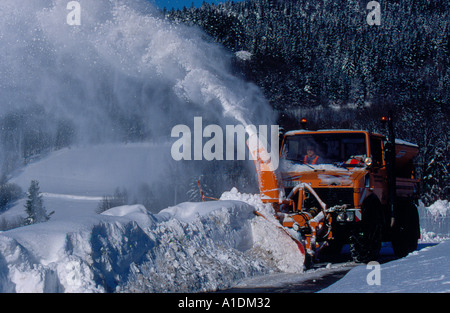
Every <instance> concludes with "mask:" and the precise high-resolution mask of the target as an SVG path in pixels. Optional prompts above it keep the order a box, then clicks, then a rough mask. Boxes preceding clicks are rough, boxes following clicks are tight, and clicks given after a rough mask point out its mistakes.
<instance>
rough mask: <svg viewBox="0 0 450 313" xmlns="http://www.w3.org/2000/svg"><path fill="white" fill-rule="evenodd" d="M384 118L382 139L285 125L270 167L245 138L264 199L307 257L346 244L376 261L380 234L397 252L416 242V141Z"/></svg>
mask: <svg viewBox="0 0 450 313" xmlns="http://www.w3.org/2000/svg"><path fill="white" fill-rule="evenodd" d="M382 120H383V121H386V122H387V123H388V129H389V136H388V138H386V137H385V136H383V135H381V134H375V133H370V132H368V131H355V130H319V131H308V130H294V131H289V132H286V133H285V134H284V138H283V141H282V146H281V153H280V160H279V167H278V168H276V169H275V168H274V167H273V166H271V164H270V161H264V160H267V159H268V158H261V157H259V155H258V153H261V151H262V150H263V149H261V148H260V147H255V146H253V147H252V145H251V144H250V145H249V149H250V151H252V153H253V152H254V153H253V159H254V162H255V166H256V169H257V174H258V180H259V189H260V196H261V199H262V201H263V202H265V203H271V204H272V205H273V207H274V209H275V212H276V213H275V215H276V217H277V218H278V220H279V221H280V223H281V225H283V226H284V228H286V229H287V230H289V232H290V233H294V234H295V237H296V238H299V239H298V240H299V241H300V242H302V244H303V246H304V250H305V252H306V257H307V258H308V259H309V260H314V259H317V258H318V253H319V251H321V250H322V249H323V248H325V249H324V252H325V251H328V252H329V253H333V252H335V253H338V252H340V250H341V248H342V246H343V245H344V244H350V251H351V254H352V257H353V259H354V260H355V261H357V262H369V261H371V260H376V259H377V257H378V253H379V251H380V248H381V244H382V242H384V241H391V242H392V246H393V249H394V252H395V254H396V255H398V256H404V255H406V254H408V253H409V252H411V251H414V250H415V249H416V248H417V242H418V239H419V236H420V229H419V216H418V212H417V207H416V202H417V198H418V197H417V196H418V180H417V179H415V177H414V164H413V160H414V157H415V156H416V155H417V154H418V147H417V146H416V145H415V144H411V143H408V142H405V141H401V140H396V139H395V135H394V131H393V123H392V118H391V117H390V116H389V117H387V118H383V119H382ZM250 137H251V135H250ZM249 141H250V140H249ZM258 149H259V150H258ZM308 150H310V151H308ZM311 150H312V151H311ZM263 153H264V151H263ZM308 153H309V155H308Z"/></svg>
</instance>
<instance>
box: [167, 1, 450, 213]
mask: <svg viewBox="0 0 450 313" xmlns="http://www.w3.org/2000/svg"><path fill="white" fill-rule="evenodd" d="M368 2H369V1H367V0H366V1H359V0H350V1H349V0H346V1H336V0H247V1H243V2H226V3H224V4H220V5H214V4H206V3H204V4H203V5H202V6H201V7H200V8H195V7H191V8H184V9H182V10H171V11H165V16H166V18H167V19H170V20H172V21H174V22H176V23H186V24H188V25H198V26H200V27H201V28H202V29H203V30H204V31H205V32H206V33H207V34H209V35H210V36H211V38H212V40H215V41H217V42H218V43H221V44H223V45H224V46H225V47H226V48H228V49H229V50H230V51H231V52H233V53H237V52H239V51H246V53H247V55H249V56H250V58H248V59H247V58H246V59H241V58H238V57H237V58H236V61H235V64H236V69H237V71H239V72H240V73H241V74H242V75H243V76H245V77H246V78H247V79H249V80H252V81H253V82H255V83H256V84H257V85H258V86H259V87H260V88H262V89H263V91H264V93H265V95H266V97H267V98H268V99H269V101H270V103H271V104H272V106H273V108H274V109H276V110H278V111H279V113H280V120H279V124H280V125H282V126H285V127H287V128H296V127H298V120H299V118H300V117H301V116H306V117H308V118H309V120H310V121H311V127H316V128H328V127H345V128H359V129H368V130H370V131H381V132H383V133H385V132H384V130H383V129H381V125H380V124H379V123H378V119H379V118H380V116H381V115H382V114H384V113H386V111H387V109H393V111H394V112H395V113H396V119H397V125H396V130H397V133H398V137H399V138H403V139H405V140H409V141H412V142H415V143H417V144H419V146H420V148H421V150H420V155H419V157H418V159H417V163H418V170H419V175H420V177H421V178H422V182H423V199H424V200H425V201H426V202H427V203H428V204H429V203H431V202H432V201H434V200H436V199H438V198H441V199H445V198H447V199H448V198H449V196H450V195H449V187H448V186H449V183H450V177H449V174H448V169H449V167H450V166H449V165H450V164H449V160H450V152H449V151H450V149H449V147H450V142H449V138H448V134H449V125H448V123H449V117H450V114H449V105H448V104H449V95H450V92H449V86H450V68H449V52H450V46H449V20H450V19H449V8H448V4H447V3H446V2H445V1H441V0H423V1H414V0H402V1H386V0H380V1H378V2H379V3H380V5H381V25H379V26H377V25H373V26H371V25H369V24H368V23H367V21H366V18H367V15H368V13H369V12H370V10H367V9H366V6H367V3H368ZM237 55H239V53H237Z"/></svg>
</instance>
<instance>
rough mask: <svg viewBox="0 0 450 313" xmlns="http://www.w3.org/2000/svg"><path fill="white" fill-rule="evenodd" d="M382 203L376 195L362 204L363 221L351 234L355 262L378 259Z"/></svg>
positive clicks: (352, 253)
mask: <svg viewBox="0 0 450 313" xmlns="http://www.w3.org/2000/svg"><path fill="white" fill-rule="evenodd" d="M382 225H383V224H382V216H381V204H380V202H379V200H378V199H377V198H375V197H372V198H369V199H367V200H366V201H365V202H364V204H363V206H362V221H361V222H360V223H359V225H356V227H355V229H354V230H353V231H352V234H351V236H350V253H351V255H352V258H353V260H354V261H355V262H362V263H367V262H370V261H376V260H377V259H378V255H379V253H380V249H381V240H382Z"/></svg>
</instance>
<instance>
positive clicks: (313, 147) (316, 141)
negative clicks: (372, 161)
mask: <svg viewBox="0 0 450 313" xmlns="http://www.w3.org/2000/svg"><path fill="white" fill-rule="evenodd" d="M366 155H367V151H366V136H365V134H364V133H319V134H297V135H292V136H286V139H285V143H284V145H283V149H282V155H281V158H282V159H285V160H289V161H292V162H294V163H300V164H311V165H318V164H333V165H344V164H347V165H352V166H363V165H364V163H363V161H364V157H365V156H366Z"/></svg>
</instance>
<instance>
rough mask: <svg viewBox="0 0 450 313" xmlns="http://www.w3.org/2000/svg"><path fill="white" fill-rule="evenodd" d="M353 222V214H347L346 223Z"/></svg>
mask: <svg viewBox="0 0 450 313" xmlns="http://www.w3.org/2000/svg"><path fill="white" fill-rule="evenodd" d="M354 220H355V212H353V211H349V212H347V216H346V218H345V221H346V222H353V221H354Z"/></svg>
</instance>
